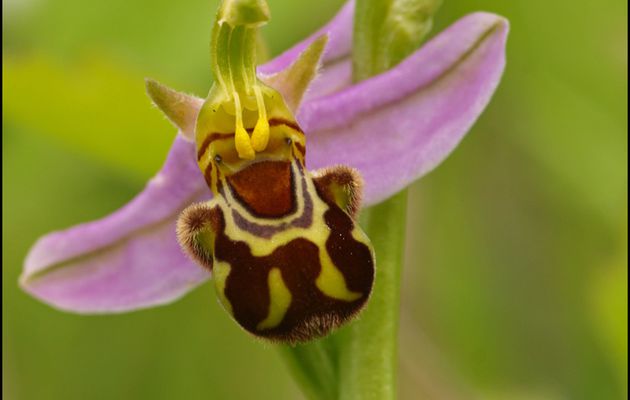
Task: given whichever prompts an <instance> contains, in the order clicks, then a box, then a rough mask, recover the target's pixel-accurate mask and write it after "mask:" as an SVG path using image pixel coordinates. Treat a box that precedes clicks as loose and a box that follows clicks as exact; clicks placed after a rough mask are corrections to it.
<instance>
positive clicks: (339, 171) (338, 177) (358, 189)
mask: <svg viewBox="0 0 630 400" xmlns="http://www.w3.org/2000/svg"><path fill="white" fill-rule="evenodd" d="M313 181H314V182H315V186H316V187H317V192H318V193H319V195H320V196H321V197H322V199H323V200H324V201H326V202H327V203H334V204H336V205H338V206H339V207H341V208H342V209H343V210H344V211H346V212H347V213H348V214H350V216H351V217H352V218H355V217H356V215H357V213H358V211H359V208H360V206H361V197H362V195H363V178H362V177H361V174H360V173H359V171H357V170H356V169H354V168H350V167H348V166H345V165H337V166H334V167H328V168H322V169H319V170H317V171H314V172H313ZM335 190H341V191H343V192H344V194H345V198H344V199H342V201H341V202H340V201H339V199H337V198H335V195H334V191H335Z"/></svg>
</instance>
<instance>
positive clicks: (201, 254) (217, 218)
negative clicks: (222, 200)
mask: <svg viewBox="0 0 630 400" xmlns="http://www.w3.org/2000/svg"><path fill="white" fill-rule="evenodd" d="M220 224H221V210H220V209H219V207H218V206H210V205H209V204H207V203H197V204H193V205H191V206H189V207H187V208H186V209H185V210H184V211H182V213H181V215H180V216H179V219H178V220H177V240H178V241H179V244H180V246H181V247H182V248H183V249H184V250H185V251H186V254H188V256H189V257H191V258H192V259H193V260H194V261H196V262H197V263H199V264H200V265H201V266H203V267H204V268H206V269H207V270H209V271H212V262H213V257H212V252H211V250H210V249H207V248H205V247H204V246H202V245H201V244H200V243H199V235H200V234H203V233H212V234H216V232H218V230H219V226H220Z"/></svg>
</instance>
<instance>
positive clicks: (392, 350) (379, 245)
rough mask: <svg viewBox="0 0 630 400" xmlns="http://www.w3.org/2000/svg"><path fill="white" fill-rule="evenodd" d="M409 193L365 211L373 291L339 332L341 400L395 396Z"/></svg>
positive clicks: (368, 399)
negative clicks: (371, 250)
mask: <svg viewBox="0 0 630 400" xmlns="http://www.w3.org/2000/svg"><path fill="white" fill-rule="evenodd" d="M406 211H407V192H406V191H403V192H400V193H398V194H397V195H395V196H394V197H392V198H391V199H389V200H387V201H385V202H383V203H381V204H379V205H377V206H375V207H372V208H370V209H368V210H367V211H366V213H365V214H366V215H365V221H366V223H364V224H363V226H364V227H365V230H366V232H367V234H368V236H369V237H370V238H371V240H372V244H373V246H374V251H375V253H376V266H377V267H376V279H375V282H374V291H373V293H372V297H371V299H370V302H369V304H368V307H367V308H366V310H365V311H364V312H363V314H362V315H361V317H360V318H359V319H358V320H357V321H356V322H355V323H353V324H352V325H351V326H349V327H348V328H347V329H345V330H343V331H341V332H340V333H339V335H338V336H339V337H338V338H337V340H338V341H339V344H340V345H342V347H341V348H340V349H341V351H340V355H339V381H340V382H341V385H340V392H339V399H341V400H355V399H356V400H358V399H361V400H370V399H374V400H390V399H395V398H396V393H397V364H398V320H399V304H400V276H401V271H402V254H403V249H404V243H405V221H406V213H407V212H406Z"/></svg>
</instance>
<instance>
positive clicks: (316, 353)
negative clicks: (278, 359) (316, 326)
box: [279, 339, 338, 400]
mask: <svg viewBox="0 0 630 400" xmlns="http://www.w3.org/2000/svg"><path fill="white" fill-rule="evenodd" d="M279 350H280V354H281V355H282V357H283V358H284V361H285V363H286V364H287V366H288V367H289V370H290V371H291V373H292V375H293V378H294V379H295V380H296V382H297V383H298V385H299V386H300V388H301V389H302V392H303V393H304V395H305V396H306V397H307V398H308V399H310V400H324V399H336V398H337V390H338V389H337V361H336V359H335V358H334V357H332V356H331V354H332V353H331V351H330V347H329V343H328V339H320V340H315V341H313V342H310V343H308V344H303V345H296V346H294V347H292V346H285V345H283V346H279Z"/></svg>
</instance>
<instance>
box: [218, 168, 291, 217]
mask: <svg viewBox="0 0 630 400" xmlns="http://www.w3.org/2000/svg"><path fill="white" fill-rule="evenodd" d="M227 179H228V183H229V184H230V187H231V188H232V189H233V190H232V191H233V193H234V195H235V197H236V198H237V200H239V201H240V202H241V203H242V204H243V206H245V207H246V208H247V209H248V211H250V212H252V213H253V214H254V215H256V216H259V217H264V218H279V217H283V216H285V215H288V214H290V213H291V212H293V211H295V193H294V186H295V185H294V179H293V174H292V172H291V163H290V162H288V161H261V162H257V163H255V164H252V165H250V166H248V167H246V168H245V169H243V170H242V171H239V172H237V173H235V174H233V175H231V176H229V177H228V178H227Z"/></svg>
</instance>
